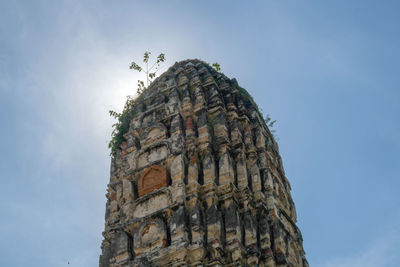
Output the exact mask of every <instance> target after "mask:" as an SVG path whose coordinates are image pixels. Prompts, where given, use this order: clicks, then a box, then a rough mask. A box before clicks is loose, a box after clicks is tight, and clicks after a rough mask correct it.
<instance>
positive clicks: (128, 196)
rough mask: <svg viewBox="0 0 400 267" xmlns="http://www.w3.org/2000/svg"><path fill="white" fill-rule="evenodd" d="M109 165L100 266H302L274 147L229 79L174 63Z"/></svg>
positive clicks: (191, 63)
mask: <svg viewBox="0 0 400 267" xmlns="http://www.w3.org/2000/svg"><path fill="white" fill-rule="evenodd" d="M140 101H141V102H140V103H139V105H137V106H136V111H135V114H136V115H135V116H134V118H133V119H132V121H131V123H130V127H129V131H128V132H127V133H126V134H125V135H124V137H125V140H126V141H125V142H124V143H123V144H122V145H121V149H120V150H118V151H117V153H116V155H115V156H114V157H113V159H112V163H111V178H110V183H109V186H108V193H107V195H106V196H107V204H106V215H105V231H104V232H103V236H104V240H103V243H102V246H101V247H102V255H101V256H100V266H101V267H106V266H113V267H117V266H119V267H127V266H308V263H307V261H306V259H305V256H304V255H305V253H304V250H303V247H302V237H301V233H300V230H299V229H298V228H297V226H296V224H295V223H296V210H295V206H294V203H293V200H292V197H291V195H290V184H289V181H288V180H287V178H286V176H285V172H284V170H283V166H282V160H281V157H280V155H279V150H278V145H277V144H276V142H275V141H274V138H273V136H272V135H271V133H270V131H269V129H268V128H267V126H266V125H265V123H264V120H263V118H262V117H261V115H260V113H259V112H258V110H257V108H256V106H255V104H254V103H253V102H252V100H251V99H249V96H248V95H247V92H246V91H245V90H244V89H242V88H240V87H239V86H238V84H237V82H236V80H235V79H228V78H227V77H225V76H224V75H223V74H220V73H217V72H216V71H215V70H214V69H212V68H211V67H210V66H209V65H207V64H205V63H204V62H202V61H199V60H186V61H182V62H179V63H176V64H175V65H174V66H172V67H171V68H170V69H169V70H168V71H167V72H165V73H164V74H162V75H161V76H160V77H159V78H157V79H156V80H155V81H154V82H153V83H152V84H151V86H150V87H149V88H148V89H147V90H146V91H145V92H144V93H143V95H142V97H141V100H140Z"/></svg>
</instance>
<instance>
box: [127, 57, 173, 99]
mask: <svg viewBox="0 0 400 267" xmlns="http://www.w3.org/2000/svg"><path fill="white" fill-rule="evenodd" d="M150 55H151V52H148V51H146V52H145V53H144V55H143V62H144V63H146V66H145V68H144V67H141V66H140V65H139V64H137V63H136V62H134V61H132V63H131V66H130V67H129V68H130V69H131V70H136V71H138V72H141V71H143V72H144V73H145V74H146V86H144V82H143V81H141V80H138V83H137V86H138V88H137V93H138V94H141V93H142V92H143V91H144V90H145V89H146V88H147V87H148V86H149V84H150V83H151V82H152V81H153V79H154V78H155V77H156V74H157V72H158V71H159V70H160V65H161V63H162V62H165V54H163V53H161V54H159V55H158V56H157V60H156V61H155V62H154V63H153V65H151V66H150V68H149V59H150Z"/></svg>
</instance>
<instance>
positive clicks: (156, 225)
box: [134, 218, 168, 255]
mask: <svg viewBox="0 0 400 267" xmlns="http://www.w3.org/2000/svg"><path fill="white" fill-rule="evenodd" d="M167 238H168V236H167V227H166V225H165V223H164V222H163V221H162V220H161V219H159V218H153V219H149V220H148V221H145V222H144V223H142V225H141V226H140V227H139V229H138V230H137V231H136V235H135V241H134V244H135V248H134V250H135V254H136V255H140V254H142V253H144V252H149V251H152V250H157V249H160V248H164V247H166V246H167V245H168V244H167V242H168V241H167Z"/></svg>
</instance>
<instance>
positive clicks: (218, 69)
mask: <svg viewBox="0 0 400 267" xmlns="http://www.w3.org/2000/svg"><path fill="white" fill-rule="evenodd" d="M212 66H213V67H214V69H215V70H216V71H218V72H219V71H220V70H221V66H220V65H219V64H218V63H217V62H215V63H214V64H212Z"/></svg>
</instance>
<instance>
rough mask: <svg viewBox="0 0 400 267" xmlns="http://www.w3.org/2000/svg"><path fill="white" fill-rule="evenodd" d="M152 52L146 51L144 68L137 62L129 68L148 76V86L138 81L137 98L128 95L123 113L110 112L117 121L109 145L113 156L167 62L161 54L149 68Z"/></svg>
mask: <svg viewBox="0 0 400 267" xmlns="http://www.w3.org/2000/svg"><path fill="white" fill-rule="evenodd" d="M150 55H151V52H148V51H146V52H145V53H144V55H143V62H144V63H145V66H144V67H141V66H140V65H139V64H137V63H136V62H134V61H133V62H132V63H131V65H130V66H129V68H130V69H133V70H136V71H138V72H142V71H143V72H144V73H145V74H146V86H145V83H144V81H141V80H138V82H137V97H136V98H135V97H133V96H130V95H128V96H127V99H126V102H125V106H124V109H123V110H122V112H121V113H118V112H116V111H114V110H110V111H109V114H110V116H111V117H113V118H115V119H116V120H117V122H116V123H114V124H113V128H114V129H113V131H112V134H111V137H112V138H111V141H110V142H109V143H108V147H109V148H111V155H112V156H115V153H116V152H117V150H118V149H119V148H120V146H121V144H122V142H123V141H124V134H125V133H126V132H128V130H129V124H130V122H131V120H132V119H133V117H134V116H135V115H136V113H137V106H138V104H139V103H140V99H141V98H142V95H141V94H142V93H143V92H144V90H146V88H147V87H148V86H149V85H150V84H151V82H152V81H153V79H154V78H155V77H156V74H157V72H158V71H159V70H160V66H161V63H162V62H165V54H163V53H161V54H159V55H158V56H157V59H156V61H155V62H154V63H153V64H152V65H151V66H150V68H149V59H150Z"/></svg>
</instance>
